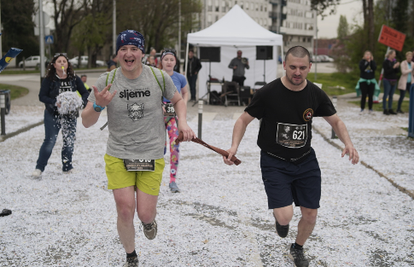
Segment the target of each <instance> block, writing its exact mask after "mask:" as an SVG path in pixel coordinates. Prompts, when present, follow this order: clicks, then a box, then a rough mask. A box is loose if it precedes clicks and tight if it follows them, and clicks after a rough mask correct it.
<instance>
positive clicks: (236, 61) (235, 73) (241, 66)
mask: <svg viewBox="0 0 414 267" xmlns="http://www.w3.org/2000/svg"><path fill="white" fill-rule="evenodd" d="M234 66H237V68H236V69H233V67H234ZM229 68H231V69H233V76H237V77H242V76H244V69H245V68H246V69H249V68H250V66H249V65H247V64H243V62H242V60H241V59H238V58H237V57H235V58H233V59H232V60H231V61H230V64H229Z"/></svg>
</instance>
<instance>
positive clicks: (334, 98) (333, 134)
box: [331, 96, 338, 139]
mask: <svg viewBox="0 0 414 267" xmlns="http://www.w3.org/2000/svg"><path fill="white" fill-rule="evenodd" d="M337 100H338V99H337V97H336V96H334V97H333V98H332V104H333V106H334V108H335V109H336V104H337V102H338V101H337ZM335 138H336V134H335V131H334V129H333V128H332V133H331V139H335Z"/></svg>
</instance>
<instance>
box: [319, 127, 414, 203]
mask: <svg viewBox="0 0 414 267" xmlns="http://www.w3.org/2000/svg"><path fill="white" fill-rule="evenodd" d="M312 129H313V130H315V132H316V133H318V134H319V135H321V136H322V138H323V139H324V140H325V141H326V142H328V143H329V144H331V145H332V146H334V147H336V148H337V149H339V150H341V151H342V150H343V149H344V148H343V147H341V146H340V145H338V144H337V143H335V142H333V141H332V140H331V139H330V138H328V137H327V136H325V135H324V134H323V133H322V132H321V131H319V130H318V129H317V128H316V127H315V126H314V127H312ZM360 162H361V164H362V165H364V166H365V167H366V168H368V169H371V170H373V171H374V172H375V173H377V174H378V175H379V176H380V177H382V178H385V179H386V180H387V181H388V182H390V183H391V184H392V185H393V186H394V187H395V188H397V189H398V190H400V191H401V192H402V193H404V194H407V195H408V196H410V197H411V198H412V199H414V191H410V190H407V189H406V188H404V187H402V186H400V185H399V184H397V183H396V182H395V181H394V180H393V179H391V178H389V177H387V176H386V175H385V174H383V173H382V172H380V171H378V170H376V169H375V168H374V167H372V166H371V165H369V164H368V163H366V162H364V161H362V160H361V161H360Z"/></svg>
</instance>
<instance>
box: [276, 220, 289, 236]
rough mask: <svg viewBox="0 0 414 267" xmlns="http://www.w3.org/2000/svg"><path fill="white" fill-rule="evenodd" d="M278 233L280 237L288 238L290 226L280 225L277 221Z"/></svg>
mask: <svg viewBox="0 0 414 267" xmlns="http://www.w3.org/2000/svg"><path fill="white" fill-rule="evenodd" d="M276 232H277V234H278V235H279V236H280V237H286V236H287V234H288V233H289V224H288V225H280V224H279V223H278V222H277V221H276Z"/></svg>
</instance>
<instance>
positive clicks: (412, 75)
mask: <svg viewBox="0 0 414 267" xmlns="http://www.w3.org/2000/svg"><path fill="white" fill-rule="evenodd" d="M405 58H406V60H404V61H403V62H401V65H400V66H401V77H400V80H399V81H398V90H400V98H399V99H398V107H397V113H404V112H403V111H402V110H401V105H402V102H403V100H404V97H405V92H409V91H410V88H411V84H413V83H414V68H413V63H412V62H411V60H412V58H413V53H412V52H407V53H405Z"/></svg>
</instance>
